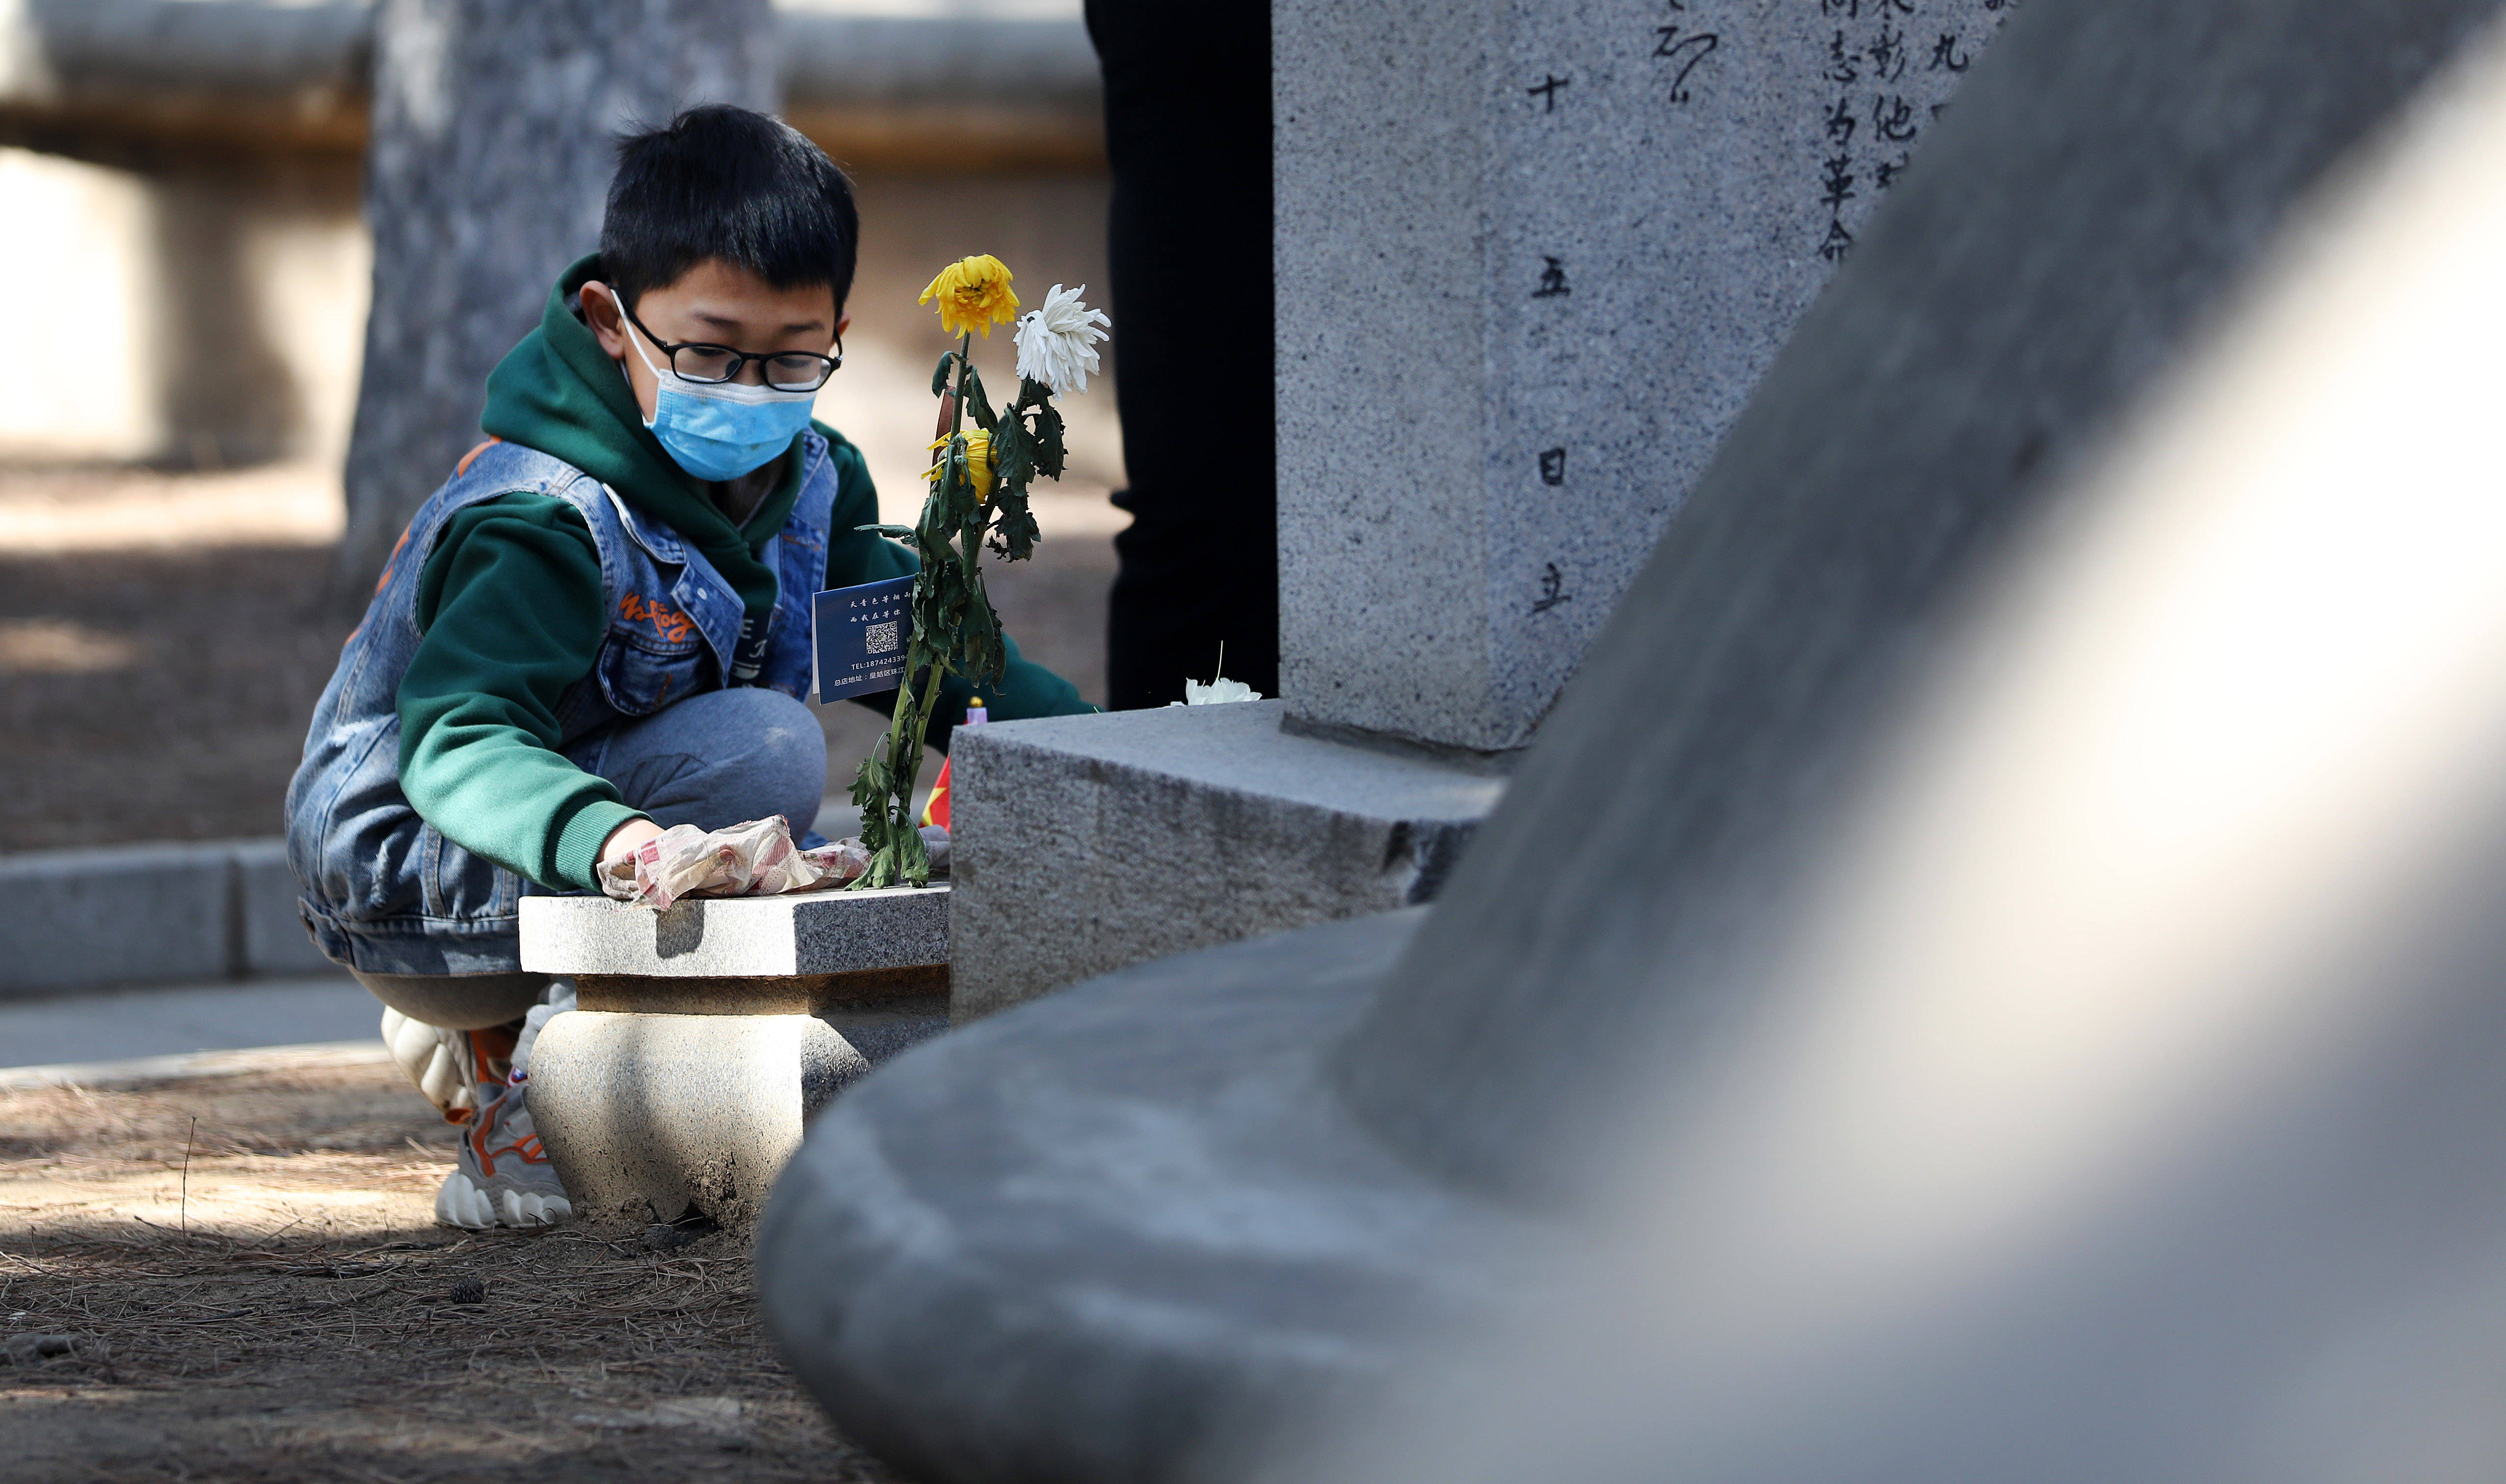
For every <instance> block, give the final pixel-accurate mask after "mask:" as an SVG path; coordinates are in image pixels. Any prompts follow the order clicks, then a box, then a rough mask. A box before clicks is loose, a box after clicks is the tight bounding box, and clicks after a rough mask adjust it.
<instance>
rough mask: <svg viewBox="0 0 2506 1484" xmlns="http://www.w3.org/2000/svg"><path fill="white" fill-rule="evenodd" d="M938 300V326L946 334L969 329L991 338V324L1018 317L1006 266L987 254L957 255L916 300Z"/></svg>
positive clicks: (1016, 297) (1015, 300)
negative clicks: (968, 256)
mask: <svg viewBox="0 0 2506 1484" xmlns="http://www.w3.org/2000/svg"><path fill="white" fill-rule="evenodd" d="M935 299H936V300H940V328H941V329H942V330H944V331H946V332H948V333H949V334H950V335H963V334H964V333H966V332H967V331H969V330H979V331H982V332H983V335H984V338H985V339H987V340H988V339H990V338H991V337H992V326H994V325H996V324H1007V323H1008V322H1009V321H1011V320H1013V319H1016V318H1017V317H1018V306H1019V301H1018V296H1017V295H1015V294H1013V293H1011V292H1010V270H1009V267H1008V265H1005V264H1003V263H1002V262H1001V260H999V259H998V258H995V257H993V256H992V255H991V254H989V253H978V254H976V255H975V256H974V257H972V258H960V259H958V260H957V261H956V262H954V263H952V264H950V265H948V266H947V267H945V268H942V269H941V270H940V276H939V277H937V278H934V279H932V280H931V287H929V288H927V289H924V290H923V291H922V297H921V298H920V299H919V300H915V302H916V303H924V304H927V303H929V302H931V300H935Z"/></svg>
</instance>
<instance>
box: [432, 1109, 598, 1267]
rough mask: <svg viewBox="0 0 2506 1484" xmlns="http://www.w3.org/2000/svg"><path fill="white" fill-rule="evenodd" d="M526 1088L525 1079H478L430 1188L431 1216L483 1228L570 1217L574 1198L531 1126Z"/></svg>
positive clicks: (547, 1222) (554, 1221) (450, 1223)
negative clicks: (464, 1123) (455, 1147)
mask: <svg viewBox="0 0 2506 1484" xmlns="http://www.w3.org/2000/svg"><path fill="white" fill-rule="evenodd" d="M529 1090H530V1088H529V1084H528V1083H522V1084H519V1085H513V1086H502V1087H499V1086H494V1085H491V1084H487V1083H482V1084H480V1086H479V1088H478V1099H479V1106H478V1109H477V1111H476V1112H474V1113H471V1115H470V1126H469V1127H467V1128H465V1129H463V1130H462V1131H461V1152H460V1155H459V1160H458V1162H457V1163H456V1164H454V1166H453V1167H452V1173H451V1174H449V1175H447V1176H446V1177H444V1188H442V1189H440V1190H438V1191H436V1192H435V1219H437V1220H439V1221H442V1222H443V1223H444V1224H446V1225H447V1226H459V1227H463V1228H465V1229H467V1230H470V1231H485V1230H487V1229H488V1228H490V1227H495V1226H554V1225H555V1224H557V1223H558V1222H560V1221H570V1220H573V1219H574V1203H573V1202H572V1201H569V1200H567V1199H566V1197H565V1186H564V1185H563V1184H559V1183H558V1181H557V1178H556V1167H555V1165H552V1164H551V1163H549V1157H548V1153H547V1151H546V1150H544V1149H542V1148H540V1136H539V1134H538V1133H537V1132H536V1131H535V1130H533V1129H532V1127H531V1111H530V1107H529V1105H528V1102H527V1099H526V1094H527V1093H528V1092H529Z"/></svg>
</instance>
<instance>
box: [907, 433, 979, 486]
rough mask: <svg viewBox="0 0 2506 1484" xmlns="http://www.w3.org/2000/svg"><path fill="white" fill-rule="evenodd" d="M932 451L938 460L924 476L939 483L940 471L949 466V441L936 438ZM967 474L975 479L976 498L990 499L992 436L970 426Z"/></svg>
mask: <svg viewBox="0 0 2506 1484" xmlns="http://www.w3.org/2000/svg"><path fill="white" fill-rule="evenodd" d="M931 452H932V455H933V456H934V458H935V459H936V460H937V462H935V463H933V464H932V466H931V467H930V468H928V469H926V470H924V471H922V477H924V478H926V479H929V480H930V481H931V482H932V483H934V484H937V483H939V482H940V472H941V471H942V470H944V469H947V468H948V467H949V460H948V458H947V457H946V455H947V454H948V452H949V441H948V440H947V439H945V438H942V439H934V440H933V441H932V442H931ZM966 474H967V475H968V477H971V478H973V479H974V481H975V498H976V499H977V500H978V501H984V500H989V499H990V498H991V497H992V436H991V435H990V434H988V433H986V432H985V431H984V430H983V429H981V428H970V429H968V430H967V432H966Z"/></svg>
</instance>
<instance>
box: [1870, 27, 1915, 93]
mask: <svg viewBox="0 0 2506 1484" xmlns="http://www.w3.org/2000/svg"><path fill="white" fill-rule="evenodd" d="M1864 54H1866V55H1868V56H1869V57H1870V58H1871V79H1872V81H1873V82H1877V83H1893V82H1895V81H1896V80H1897V79H1899V78H1901V77H1904V76H1905V75H1906V33H1905V32H1903V31H1901V30H1898V29H1897V28H1896V27H1895V26H1892V25H1888V24H1885V23H1882V24H1881V25H1880V39H1879V40H1877V41H1875V42H1873V43H1872V44H1871V47H1870V50H1869V51H1868V52H1867V53H1864Z"/></svg>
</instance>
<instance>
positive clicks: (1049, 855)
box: [949, 701, 1505, 1021]
mask: <svg viewBox="0 0 2506 1484" xmlns="http://www.w3.org/2000/svg"><path fill="white" fill-rule="evenodd" d="M1281 717H1282V707H1281V705H1280V703H1279V702H1277V701H1249V702H1240V703H1236V704H1233V705H1224V706H1183V707H1170V708H1166V709H1164V710H1155V711H1124V712H1114V713H1111V714H1107V715H1102V716H1079V717H1055V718H1050V719H1045V720H1039V721H1026V722H1001V723H995V724H992V725H990V726H985V727H982V728H980V729H973V730H967V731H961V732H959V733H958V734H957V739H956V744H955V747H956V751H955V753H954V755H953V759H952V761H953V765H954V767H955V770H956V771H955V775H954V776H955V779H956V784H955V808H956V811H957V813H956V825H957V833H956V839H955V841H954V854H953V856H952V858H951V865H952V868H953V869H954V871H955V873H956V874H955V885H956V889H957V891H958V893H959V894H960V897H961V899H962V902H961V907H960V910H961V912H962V914H963V917H962V921H963V931H962V932H960V933H959V934H958V935H957V939H956V944H955V948H954V956H953V959H952V962H951V965H950V971H949V986H950V987H949V995H950V1007H951V1013H952V1015H953V1017H954V1018H955V1019H957V1020H959V1021H964V1020H968V1019H971V1018H973V1017H975V1016H978V1015H983V1014H988V1013H990V1012H991V1011H993V1010H996V1009H1000V1008H1002V1007H1006V1006H1009V1005H1013V1004H1016V1003H1018V1002H1019V1001H1021V1000H1027V999H1032V998H1033V997H1035V996H1037V995H1040V994H1043V993H1046V992H1047V991H1050V990H1055V989H1058V988H1060V987H1062V986H1063V985H1066V984H1075V983H1077V982H1078V981H1080V980H1081V979H1085V978H1088V977H1090V976H1092V975H1094V974H1099V973H1103V972H1107V971H1110V970H1114V969H1120V968H1122V967H1123V966H1125V965H1127V964H1135V963H1138V962H1140V961H1141V960H1143V959H1152V958H1158V957H1161V956H1163V955H1165V954H1169V953H1181V952H1184V951H1186V950H1188V949H1193V948H1203V947H1208V946H1211V945H1213V944H1217V943H1224V942H1231V941H1234V940H1235V939H1238V938H1245V937H1252V936H1258V935H1261V934H1265V933H1276V932H1281V931H1283V930H1286V929H1289V928H1300V927H1305V926H1307V925H1308V924H1312V923H1317V922H1327V921H1331V920H1333V919H1336V918H1343V917H1353V916H1358V915H1361V914H1363V913H1368V912H1377V911H1386V910H1390V909H1392V908H1396V907H1404V906H1410V905H1413V904H1414V903H1417V902H1421V901H1428V900H1429V899H1431V898H1433V897H1434V896H1435V894H1436V891H1437V889H1438V887H1439V886H1440V885H1441V884H1442V882H1443V881H1444V879H1445V876H1446V873H1447V872H1448V871H1450V869H1451V868H1452V866H1453V864H1454V863H1455V862H1456V861H1458V860H1459V859H1460V858H1461V854H1462V850H1463V847H1464V846H1465V845H1466V844H1467V843H1468V842H1469V840H1470V838H1471V833H1472V831H1473V830H1476V829H1477V828H1478V827H1479V821H1480V820H1481V819H1482V818H1483V817H1485V816H1486V814H1487V812H1488V811H1489V810H1490V809H1492V808H1494V807H1495V805H1496V800H1497V798H1498V796H1499V795H1502V794H1503V793H1504V791H1505V782H1504V780H1503V779H1502V778H1498V777H1495V776H1492V775H1490V774H1487V773H1485V772H1474V771H1467V770H1464V769H1461V768H1457V767H1451V766H1448V765H1445V764H1442V763H1437V762H1431V761H1427V760H1421V759H1419V758H1415V757H1405V756H1396V755H1392V754H1387V753H1382V752H1377V751H1373V750H1370V749H1366V748H1357V747H1347V746H1342V745H1339V744H1337V743H1332V742H1327V741H1322V740H1319V739H1317V738H1313V737H1306V736H1297V735H1293V734H1290V733H1287V732H1284V731H1282V730H1281V729H1280V721H1281Z"/></svg>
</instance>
